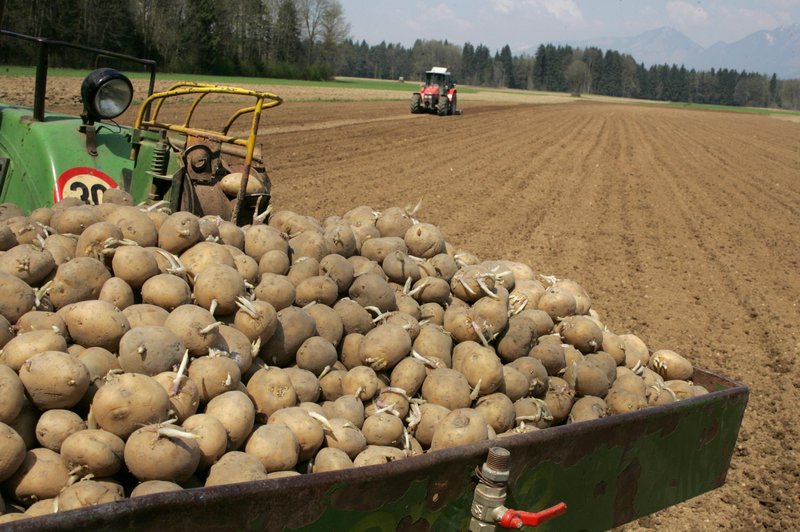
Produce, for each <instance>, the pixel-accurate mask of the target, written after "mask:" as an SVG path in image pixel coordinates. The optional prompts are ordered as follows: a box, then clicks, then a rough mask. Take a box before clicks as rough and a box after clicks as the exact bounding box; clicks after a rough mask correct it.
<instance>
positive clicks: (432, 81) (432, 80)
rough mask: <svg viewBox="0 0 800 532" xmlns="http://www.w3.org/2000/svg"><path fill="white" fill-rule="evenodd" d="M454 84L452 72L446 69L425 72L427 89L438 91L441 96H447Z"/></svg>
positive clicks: (439, 68) (438, 68) (435, 68)
mask: <svg viewBox="0 0 800 532" xmlns="http://www.w3.org/2000/svg"><path fill="white" fill-rule="evenodd" d="M454 85H455V84H454V83H453V80H452V76H451V75H450V72H449V71H448V70H447V69H446V68H444V67H433V68H432V69H430V70H428V71H427V72H425V89H423V90H427V89H431V88H432V89H436V91H437V92H438V93H439V94H447V91H448V90H449V89H450V88H452V87H453V86H454Z"/></svg>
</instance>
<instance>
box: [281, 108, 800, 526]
mask: <svg viewBox="0 0 800 532" xmlns="http://www.w3.org/2000/svg"><path fill="white" fill-rule="evenodd" d="M463 106H464V108H465V113H464V115H462V116H454V117H447V118H439V117H435V116H420V115H410V114H408V113H407V105H406V103H405V102H392V103H385V102H383V103H381V102H356V103H316V104H311V103H305V104H302V103H296V104H292V103H291V102H290V103H287V104H286V105H284V106H282V107H279V108H276V109H274V110H273V111H271V112H270V113H269V119H268V124H271V125H268V127H267V133H268V135H269V137H268V139H269V140H268V143H269V153H268V160H269V161H270V162H271V163H270V164H271V174H270V175H271V178H272V180H273V183H274V189H273V191H274V197H275V207H276V208H278V209H292V210H296V211H298V212H302V213H306V214H309V215H313V216H316V217H319V218H323V217H325V216H328V215H331V214H343V213H344V212H346V211H347V210H348V209H350V208H352V207H355V206H357V205H360V204H366V205H370V206H372V207H374V208H376V209H384V208H386V207H389V206H393V205H401V206H404V205H406V204H415V203H416V202H417V201H418V200H420V199H422V209H421V215H420V217H421V218H422V219H424V220H425V221H428V222H431V223H434V224H437V225H439V226H440V227H441V228H442V230H443V231H444V233H445V235H446V236H447V237H448V238H449V239H450V240H451V241H453V242H454V243H455V244H456V245H457V246H460V247H462V248H464V249H467V250H469V251H472V252H474V253H476V254H478V255H480V256H482V257H485V258H509V259H515V260H520V261H524V262H526V263H528V264H530V265H531V266H533V267H534V268H535V269H536V270H537V271H539V272H541V273H544V274H553V275H557V276H560V277H568V278H572V279H574V280H576V281H578V282H579V283H581V284H582V285H583V286H584V287H585V288H586V289H587V290H588V291H589V293H590V294H591V295H592V296H593V298H594V308H595V309H596V310H597V311H598V312H599V313H600V314H601V316H602V317H603V319H604V320H605V323H606V324H607V326H608V327H609V328H610V329H612V330H613V331H616V332H618V333H634V334H637V335H639V336H640V337H641V338H643V339H644V340H645V341H646V342H647V343H648V345H649V347H651V348H653V349H658V348H670V349H673V350H675V351H677V352H679V353H682V354H684V355H686V356H688V357H689V358H690V359H691V360H692V361H693V362H694V363H695V364H696V365H699V366H702V367H705V368H708V369H711V370H712V371H716V372H719V373H721V374H723V375H726V376H728V377H730V378H733V379H735V380H737V381H740V382H743V383H745V384H747V385H748V386H749V387H750V390H751V395H750V402H749V406H748V410H747V413H746V416H745V420H744V423H743V426H742V430H741V433H740V441H739V443H738V445H737V447H736V450H735V453H734V458H733V463H732V465H731V470H730V472H729V474H728V478H727V482H726V484H725V486H724V487H722V488H721V489H717V490H715V491H713V492H711V493H708V494H706V495H703V496H701V497H698V498H696V499H694V500H691V501H688V502H686V503H683V504H681V505H679V506H676V507H673V508H670V509H668V510H666V511H663V512H661V513H659V514H656V515H654V516H650V517H647V518H645V519H641V520H640V521H638V522H637V523H635V524H634V525H629V526H628V528H629V529H632V530H649V529H659V530H707V529H717V528H720V529H734V530H737V529H755V528H772V529H781V530H788V529H794V528H796V526H797V523H798V521H799V519H800V514H799V513H798V501H800V496H798V491H797V490H798V487H799V485H800V483H799V482H798V472H800V456H798V449H797V441H798V426H799V425H800V423H799V422H800V413H798V409H797V407H793V406H792V405H797V404H798V401H799V400H800V393H798V383H800V368H798V366H797V364H796V363H795V360H796V359H797V357H798V354H800V335H798V324H800V308H798V304H800V274H798V266H799V264H798V263H799V262H800V124H798V123H792V122H786V121H779V120H774V119H771V118H768V117H761V116H753V115H743V114H734V113H720V112H705V111H687V110H676V109H666V108H658V107H653V106H637V105H613V104H607V103H575V104H569V105H501V104H492V105H489V104H485V103H479V102H474V103H469V102H467V103H464V104H463Z"/></svg>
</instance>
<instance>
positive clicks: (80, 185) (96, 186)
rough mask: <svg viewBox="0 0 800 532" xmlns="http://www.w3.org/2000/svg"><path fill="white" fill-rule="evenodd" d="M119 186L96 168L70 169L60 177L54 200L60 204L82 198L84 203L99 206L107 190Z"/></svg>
mask: <svg viewBox="0 0 800 532" xmlns="http://www.w3.org/2000/svg"><path fill="white" fill-rule="evenodd" d="M117 186H118V185H117V182H116V181H114V180H113V179H111V177H109V176H108V175H107V174H105V173H104V172H101V171H100V170H97V169H95V168H88V167H82V166H80V167H77V168H70V169H69V170H66V171H64V172H63V173H62V174H61V175H60V176H58V179H57V180H56V186H55V188H54V189H53V200H54V201H55V202H56V203H58V202H59V201H61V200H62V199H64V198H80V199H81V201H83V202H84V203H93V204H95V205H97V204H100V203H102V202H103V193H104V192H105V191H106V190H108V189H109V188H117Z"/></svg>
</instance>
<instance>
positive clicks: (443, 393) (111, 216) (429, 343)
mask: <svg viewBox="0 0 800 532" xmlns="http://www.w3.org/2000/svg"><path fill="white" fill-rule="evenodd" d="M0 250H1V251H0V347H2V351H0V493H2V498H0V514H3V515H0V522H7V521H10V520H14V519H21V518H26V517H30V516H36V515H42V514H48V513H53V512H60V511H65V510H69V509H75V508H80V507H82V506H87V505H92V504H99V503H104V502H111V501H116V500H119V499H121V498H124V497H137V496H142V495H147V494H150V493H155V492H163V491H169V490H179V489H183V488H187V487H200V486H214V485H220V484H227V483H234V482H243V481H249V480H257V479H269V478H275V477H280V476H288V475H299V474H307V473H314V472H320V471H332V470H340V469H345V468H352V467H360V466H365V465H373V464H381V463H386V462H388V461H392V460H399V459H404V458H406V457H409V456H413V455H417V454H420V453H424V452H427V451H435V450H437V449H443V448H448V447H453V446H457V445H463V444H467V443H470V442H476V441H480V440H486V439H491V438H502V437H506V436H510V435H515V434H520V433H524V432H528V431H534V430H541V429H545V428H547V427H550V426H554V425H559V424H564V423H576V422H583V421H587V420H592V419H597V418H600V417H603V416H608V415H611V414H621V413H626V412H631V411H635V410H640V409H644V408H647V407H648V406H652V405H663V404H667V403H670V402H673V401H676V400H680V399H684V398H688V397H694V396H696V395H699V394H702V393H707V392H706V390H704V389H703V388H702V387H700V386H694V385H693V384H692V382H691V380H690V379H691V377H692V373H693V368H692V365H691V364H690V363H689V362H688V361H687V360H686V359H685V358H683V357H682V356H680V355H679V354H677V353H675V352H673V351H670V350H665V349H662V350H657V351H655V352H651V351H650V350H649V349H648V347H647V345H646V344H645V343H644V342H643V341H642V340H641V339H639V338H638V337H636V336H634V335H631V334H615V333H613V332H611V331H609V330H608V329H607V328H606V327H605V326H604V325H603V323H602V322H601V321H600V319H599V318H598V315H597V313H596V312H595V311H594V310H593V309H592V308H591V299H590V297H589V295H588V294H587V293H586V291H585V290H584V289H583V288H582V287H581V286H579V285H578V284H577V283H576V282H574V281H571V280H567V279H557V278H555V277H543V276H537V275H536V274H535V273H534V271H533V270H532V269H531V268H530V267H529V266H527V265H525V264H521V263H519V262H513V261H508V260H491V261H486V260H481V259H479V258H478V257H476V256H475V255H473V254H470V253H468V252H464V251H460V250H455V249H453V248H452V246H451V245H450V244H448V242H447V241H446V240H445V238H444V236H443V235H442V233H441V231H440V230H439V229H438V228H437V227H435V226H433V225H431V224H427V223H422V222H419V221H417V220H416V219H414V218H413V217H412V215H409V213H408V212H407V211H405V210H403V209H400V208H395V207H392V208H388V209H386V210H384V211H383V212H377V211H374V210H373V209H371V208H369V207H363V206H362V207H357V208H355V209H352V210H350V211H349V212H347V213H345V214H344V215H342V216H331V217H329V218H326V219H325V220H323V221H321V222H320V221H318V220H315V219H313V218H310V217H308V216H303V215H300V214H296V213H293V212H289V211H279V212H275V213H274V214H272V215H271V217H270V218H269V221H268V223H266V224H265V223H259V224H256V225H251V226H248V227H245V228H240V227H237V226H236V225H234V224H232V223H230V222H226V221H222V220H220V219H219V218H217V217H205V218H198V217H197V216H195V215H192V214H190V213H186V212H178V213H174V214H169V213H168V212H166V211H165V210H164V209H163V207H162V206H161V205H158V204H156V205H150V206H136V205H133V204H132V202H131V198H130V196H129V195H127V194H126V193H124V192H121V191H115V190H110V191H108V192H107V193H106V195H105V198H104V203H103V204H101V205H97V206H94V205H83V204H80V203H79V202H77V201H73V200H71V199H67V200H65V201H62V202H61V203H59V204H57V205H56V206H54V207H52V208H41V209H37V210H35V211H34V212H32V213H31V214H30V215H28V216H25V215H23V213H22V212H21V211H20V210H19V209H18V208H17V207H15V206H14V205H11V204H3V205H0Z"/></svg>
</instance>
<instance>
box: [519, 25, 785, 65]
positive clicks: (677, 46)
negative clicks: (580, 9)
mask: <svg viewBox="0 0 800 532" xmlns="http://www.w3.org/2000/svg"><path fill="white" fill-rule="evenodd" d="M553 44H557V45H558V44H560V45H570V46H574V47H581V48H585V47H588V46H596V47H598V48H601V49H602V50H604V51H605V50H617V51H618V52H621V53H626V54H630V55H632V56H633V57H634V59H636V61H637V62H639V63H644V64H645V65H646V66H651V65H660V64H664V63H666V64H668V65H672V64H675V65H683V66H685V67H686V68H688V69H692V68H694V69H697V70H710V69H712V68H714V69H720V68H729V69H735V70H738V71H740V72H741V71H743V70H746V71H747V72H760V73H762V74H766V75H772V74H773V73H775V74H777V75H778V77H779V78H781V79H791V78H800V25H797V24H793V25H791V26H782V27H780V28H775V29H774V30H762V31H757V32H755V33H751V34H750V35H748V36H747V37H744V38H743V39H739V40H738V41H736V42H732V43H724V42H718V43H716V44H714V45H712V46H709V47H708V48H704V47H702V46H700V45H699V44H697V43H696V42H694V41H693V40H691V39H690V38H689V37H687V36H686V35H684V34H683V33H681V32H680V31H677V30H675V29H673V28H669V27H663V28H659V29H655V30H650V31H646V32H644V33H641V34H639V35H636V36H634V37H621V38H601V39H593V40H585V41H567V42H560V43H553ZM522 53H528V54H531V55H533V54H535V53H536V48H529V49H527V50H524V51H522Z"/></svg>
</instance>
